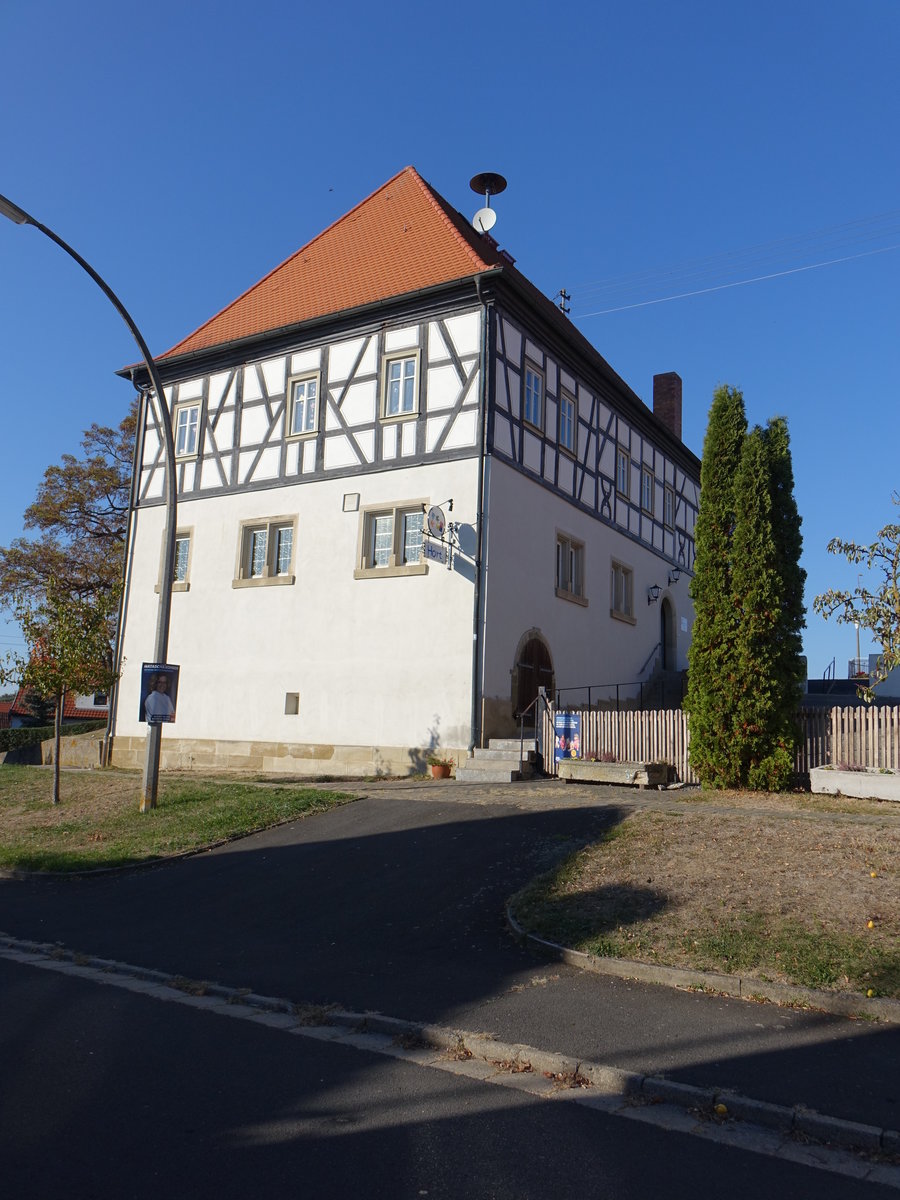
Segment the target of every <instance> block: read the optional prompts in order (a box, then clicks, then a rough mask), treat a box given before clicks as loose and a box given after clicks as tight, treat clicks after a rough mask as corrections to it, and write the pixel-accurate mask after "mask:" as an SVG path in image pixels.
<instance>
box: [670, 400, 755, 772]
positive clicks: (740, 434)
mask: <svg viewBox="0 0 900 1200" xmlns="http://www.w3.org/2000/svg"><path fill="white" fill-rule="evenodd" d="M746 433H747V416H746V413H745V410H744V398H743V396H742V394H741V393H740V392H739V391H738V390H737V389H736V388H732V387H728V386H727V385H724V386H722V387H719V388H717V389H716V391H715V394H714V396H713V402H712V407H711V409H710V411H709V422H708V424H707V427H706V438H705V440H704V443H703V462H702V466H701V471H700V511H699V513H698V516H697V526H696V530H695V546H696V557H695V560H694V578H693V579H692V581H691V589H690V591H691V598H692V599H693V601H694V628H693V633H692V635H691V648H690V651H689V666H690V670H689V674H688V691H687V698H686V700H685V708H687V710H688V712H689V713H690V732H691V749H690V755H691V765H692V766H693V768H694V770H695V771H696V772H697V774H698V776H699V777H700V780H701V782H702V783H703V784H704V786H712V787H735V786H738V784H739V783H740V762H739V758H738V757H737V756H736V754H735V748H734V745H733V741H732V739H731V737H730V736H728V732H727V731H730V730H731V728H732V710H733V689H734V684H735V679H736V676H737V669H738V668H737V661H736V645H735V643H736V634H737V620H738V614H737V613H736V611H735V608H734V604H733V587H732V579H731V577H732V538H733V535H734V528H735V522H736V518H737V493H736V479H737V474H738V469H739V467H740V464H741V454H742V450H743V445H744V439H745V437H746Z"/></svg>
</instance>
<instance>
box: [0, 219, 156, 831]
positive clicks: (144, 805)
mask: <svg viewBox="0 0 900 1200" xmlns="http://www.w3.org/2000/svg"><path fill="white" fill-rule="evenodd" d="M0 213H2V215H3V216H4V217H8V218H9V220H10V221H12V222H14V223H15V224H16V225H33V226H34V228H35V229H39V230H40V231H41V233H43V234H44V235H45V237H48V238H49V239H50V241H51V242H56V244H57V246H59V247H60V248H61V249H62V250H65V252H66V254H68V255H69V257H70V258H74V260H75V261H76V262H77V263H78V265H79V267H81V268H82V270H84V271H86V272H87V273H88V275H90V277H91V279H93V281H94V283H96V284H97V286H98V287H99V288H100V290H101V291H102V292H103V293H104V294H105V295H106V297H107V299H108V300H109V301H110V303H111V304H112V305H113V307H114V308H115V310H116V312H117V313H118V314H119V316H120V317H121V318H122V320H123V321H124V322H125V324H126V325H127V326H128V328H129V330H130V331H131V335H132V337H133V338H134V340H135V341H136V342H137V344H138V348H139V349H140V352H141V357H142V358H143V360H144V364H145V365H146V367H147V371H148V372H149V374H150V380H151V382H152V384H153V390H154V391H155V392H156V401H157V405H158V407H159V412H160V417H161V419H162V427H163V441H164V446H165V463H166V527H165V539H164V545H165V551H164V554H163V569H162V579H161V580H160V587H159V611H158V614H157V619H156V646H155V651H154V662H158V663H164V662H165V661H166V658H167V655H168V652H169V617H170V614H171V610H172V583H173V581H174V578H175V470H174V464H175V442H174V439H173V437H172V420H171V418H170V416H169V409H168V406H167V405H166V395H165V392H164V391H163V386H162V381H161V380H160V378H159V372H158V371H157V369H156V363H155V362H154V361H153V356H152V355H151V353H150V351H149V350H148V349H147V343H146V342H145V341H144V339H143V337H142V336H141V332H140V330H139V329H138V327H137V325H135V323H134V321H133V320H132V319H131V316H130V314H129V313H128V310H127V309H126V308H125V305H124V304H123V303H122V301H121V300H120V299H119V297H118V296H117V295H116V294H115V292H114V291H113V290H112V288H111V287H110V286H109V284H108V283H107V282H106V281H105V280H104V279H102V278H101V277H100V276H99V275H98V274H97V272H96V271H95V270H94V268H93V267H92V266H91V265H90V263H87V262H85V260H84V259H83V258H82V257H81V255H80V254H78V252H77V251H75V250H73V249H72V247H71V246H70V245H68V243H66V242H64V241H63V240H62V238H61V237H59V236H58V235H57V234H55V233H54V232H53V230H52V229H48V228H47V226H46V225H42V224H41V223H40V221H36V220H35V218H34V217H32V216H30V215H29V214H28V213H27V212H25V210H24V209H22V208H19V206H18V205H17V204H13V202H12V201H11V200H7V199H6V197H5V196H0ZM161 740H162V726H161V725H158V724H154V723H149V722H148V725H147V754H146V758H145V760H144V777H143V780H142V782H141V812H147V811H148V810H149V809H151V808H156V794H157V790H158V788H159V752H160V743H161Z"/></svg>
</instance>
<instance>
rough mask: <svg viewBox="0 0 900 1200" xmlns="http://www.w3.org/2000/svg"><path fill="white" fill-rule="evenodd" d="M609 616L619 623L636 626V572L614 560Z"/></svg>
mask: <svg viewBox="0 0 900 1200" xmlns="http://www.w3.org/2000/svg"><path fill="white" fill-rule="evenodd" d="M609 578H610V582H609V615H610V616H611V617H615V619H616V620H617V621H626V622H627V623H628V624H629V625H636V624H637V619H636V618H635V615H634V570H633V569H632V568H631V567H629V566H628V565H627V564H626V563H623V562H619V561H618V559H615V558H614V559H613V560H612V563H611V566H610V573H609Z"/></svg>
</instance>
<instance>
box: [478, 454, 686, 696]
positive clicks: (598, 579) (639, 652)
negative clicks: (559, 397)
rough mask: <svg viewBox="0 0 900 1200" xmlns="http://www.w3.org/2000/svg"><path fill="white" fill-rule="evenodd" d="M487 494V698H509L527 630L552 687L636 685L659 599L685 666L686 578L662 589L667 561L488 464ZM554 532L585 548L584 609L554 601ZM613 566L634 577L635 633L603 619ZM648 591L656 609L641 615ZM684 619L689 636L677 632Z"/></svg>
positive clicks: (655, 630) (655, 636) (654, 631)
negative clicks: (542, 654) (654, 588)
mask: <svg viewBox="0 0 900 1200" xmlns="http://www.w3.org/2000/svg"><path fill="white" fill-rule="evenodd" d="M489 486H490V493H489V504H490V524H489V527H488V531H487V554H486V582H485V588H486V594H485V605H486V607H485V617H486V637H485V662H484V676H483V678H484V690H485V695H486V696H488V697H494V696H509V694H510V672H511V671H512V669H513V666H514V663H515V656H516V648H517V646H518V643H519V639H520V638H521V637H522V635H523V634H524V633H526V631H528V630H529V629H533V628H536V629H539V630H540V631H541V633H542V634H543V635H544V637H545V639H546V640H547V643H548V644H549V646H550V652H551V656H552V659H553V667H554V670H555V673H556V683H557V686H559V687H568V686H572V687H578V686H581V685H587V684H593V683H597V684H599V683H607V682H609V683H612V682H627V681H630V680H635V679H637V678H638V672H639V670H640V669H641V667H642V666H643V665H644V663H645V661H646V659H647V657H648V655H649V654H650V651H651V650H652V649H653V647H654V646H655V645H656V643H657V642H658V641H659V639H660V605H661V603H662V600H663V598H664V597H668V599H669V601H670V603H671V604H672V606H673V608H674V616H675V620H674V625H675V634H676V666H677V667H678V669H682V668H684V667H686V666H687V650H688V646H689V644H690V632H689V631H690V628H691V626H692V625H693V606H692V605H691V602H690V599H689V597H688V582H689V579H688V576H687V575H686V574H683V575H682V576H681V579H680V580H679V581H678V582H677V583H675V584H674V585H672V586H671V587H669V586H668V572H669V569H670V565H669V564H668V563H667V562H666V560H665V559H663V558H661V557H659V556H658V555H656V554H654V553H653V552H652V550H650V549H649V548H648V547H646V546H642V545H640V544H638V543H637V542H635V541H633V540H631V539H630V538H627V537H625V536H623V535H622V534H620V533H618V532H617V531H616V530H614V529H611V528H610V527H609V526H608V525H605V524H603V523H601V522H600V521H597V520H595V519H594V518H592V517H591V516H590V515H589V514H587V513H584V512H581V511H580V510H579V509H577V508H575V507H574V506H573V505H571V504H568V503H567V502H566V501H565V500H563V499H562V498H561V497H558V496H555V495H553V494H552V493H551V492H549V491H547V490H546V489H545V488H542V487H541V486H540V485H539V484H537V483H533V482H531V481H530V480H529V479H528V478H527V477H526V476H524V475H522V474H521V473H519V472H517V471H515V470H513V469H512V468H510V467H508V466H506V465H505V464H504V463H502V462H499V461H498V460H496V459H493V460H492V461H491V471H490V484H489ZM557 531H559V532H560V533H566V534H569V535H570V536H571V537H573V538H575V539H577V540H579V541H582V542H584V545H585V563H584V570H585V595H586V597H587V600H588V604H587V607H582V606H581V605H578V604H574V603H572V602H571V601H568V600H564V599H561V598H559V597H558V596H557V595H556V594H555V588H556V535H557ZM613 558H615V559H616V560H617V561H619V562H622V563H624V564H625V565H626V566H629V567H631V569H632V570H633V571H634V615H635V617H636V624H635V625H630V624H628V623H626V622H624V621H619V620H617V619H616V618H614V617H611V616H610V571H611V560H612V559H613ZM652 584H659V585H660V587H661V588H662V589H663V590H662V594H661V596H660V601H659V603H656V604H652V605H648V603H647V589H648V588H649V587H650V586H651V585H652ZM682 617H685V618H686V619H687V624H688V632H683V631H682V629H681V618H682Z"/></svg>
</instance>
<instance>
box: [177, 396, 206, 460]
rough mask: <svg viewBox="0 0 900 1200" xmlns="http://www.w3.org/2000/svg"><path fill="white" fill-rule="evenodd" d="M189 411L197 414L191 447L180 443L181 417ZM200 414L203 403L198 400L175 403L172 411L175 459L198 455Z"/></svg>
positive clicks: (201, 414) (201, 413)
mask: <svg viewBox="0 0 900 1200" xmlns="http://www.w3.org/2000/svg"><path fill="white" fill-rule="evenodd" d="M190 412H196V414H197V416H196V425H195V428H194V444H193V446H192V447H188V448H186V447H185V446H183V445H180V442H181V433H182V426H181V418H182V416H183V415H185V414H188V413H190ZM202 416H203V405H202V404H201V402H200V401H199V400H185V401H184V402H182V403H180V404H176V405H175V408H174V410H173V413H172V434H173V438H174V441H175V457H176V458H177V459H183V458H197V456H198V455H199V453H200V430H201V419H202ZM189 428H190V427H189V426H188V429H189Z"/></svg>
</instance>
